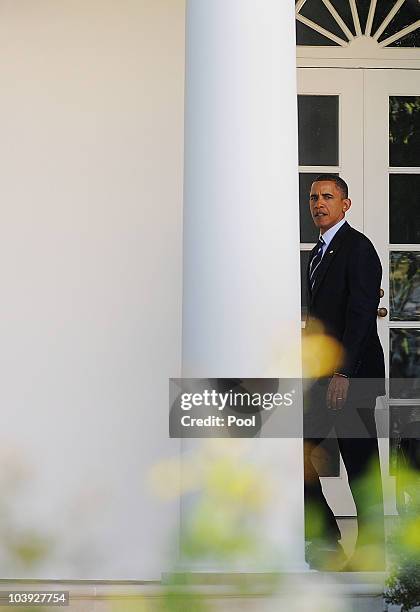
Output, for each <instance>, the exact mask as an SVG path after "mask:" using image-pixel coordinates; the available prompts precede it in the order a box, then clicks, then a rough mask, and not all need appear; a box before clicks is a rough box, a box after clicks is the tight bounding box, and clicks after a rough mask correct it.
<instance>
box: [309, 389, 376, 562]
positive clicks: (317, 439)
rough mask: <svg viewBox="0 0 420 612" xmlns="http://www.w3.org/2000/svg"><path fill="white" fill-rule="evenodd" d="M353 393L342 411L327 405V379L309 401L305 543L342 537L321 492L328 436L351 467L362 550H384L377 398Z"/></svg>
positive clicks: (358, 543) (312, 391) (350, 474)
mask: <svg viewBox="0 0 420 612" xmlns="http://www.w3.org/2000/svg"><path fill="white" fill-rule="evenodd" d="M352 382H353V381H351V382H350V389H349V394H348V398H347V401H346V403H345V405H344V406H343V407H342V408H340V409H339V410H332V409H331V408H328V407H327V406H326V392H327V388H328V386H327V385H328V380H324V381H320V382H317V383H315V384H314V385H313V387H312V388H311V389H310V390H309V391H308V392H307V393H305V398H304V469H305V472H304V487H305V539H306V540H309V541H314V540H315V541H316V540H319V541H327V542H337V541H338V540H339V539H341V533H340V530H339V527H338V525H337V521H336V519H335V517H334V514H333V512H332V510H331V508H330V507H329V505H328V503H327V501H326V499H325V496H324V494H323V491H322V487H321V483H320V480H319V475H318V471H317V467H316V463H317V462H316V453H317V452H319V450H320V449H319V445H320V443H321V442H322V441H323V440H325V438H327V437H328V438H330V437H335V438H336V439H337V442H338V446H339V449H340V454H341V456H342V458H343V462H344V465H345V467H346V471H347V475H348V479H349V485H350V489H351V492H352V495H353V499H354V502H355V505H356V510H357V524H358V538H357V547H361V546H365V545H367V546H375V547H376V549H377V550H378V549H379V550H381V549H383V548H384V539H385V538H384V510H383V495H382V481H381V471H380V463H379V449H378V440H377V432H376V423H375V412H374V411H375V404H376V397H372V396H370V397H366V396H365V397H363V395H358V394H357V393H356V392H355V388H356V387H355V386H353V388H352Z"/></svg>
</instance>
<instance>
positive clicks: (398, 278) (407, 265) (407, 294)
mask: <svg viewBox="0 0 420 612" xmlns="http://www.w3.org/2000/svg"><path fill="white" fill-rule="evenodd" d="M389 270H390V274H389V300H390V319H391V321H419V320H420V253H419V252H409V251H393V252H391V253H390V261H389Z"/></svg>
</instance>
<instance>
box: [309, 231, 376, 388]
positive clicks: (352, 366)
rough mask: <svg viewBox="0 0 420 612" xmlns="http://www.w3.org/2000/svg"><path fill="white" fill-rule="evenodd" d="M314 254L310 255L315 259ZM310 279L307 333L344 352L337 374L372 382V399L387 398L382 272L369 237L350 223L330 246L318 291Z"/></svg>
mask: <svg viewBox="0 0 420 612" xmlns="http://www.w3.org/2000/svg"><path fill="white" fill-rule="evenodd" d="M314 252H315V248H314V249H313V250H312V251H311V257H310V260H311V259H312V257H313V255H314ZM307 276H308V305H309V307H308V316H307V321H306V327H305V333H307V334H310V333H311V332H313V331H315V330H319V324H317V321H321V323H322V324H323V326H324V329H325V332H326V333H327V334H329V335H331V336H333V337H334V338H335V339H336V340H338V341H339V342H340V344H341V345H342V347H343V348H344V362H343V363H342V364H341V365H340V366H338V368H337V371H339V372H342V373H343V374H346V375H347V376H349V377H350V378H364V379H371V381H372V385H371V389H372V394H373V395H383V394H385V385H384V378H385V363H384V354H383V350H382V346H381V343H380V341H379V337H378V331H377V326H376V318H377V309H378V304H379V297H380V296H379V290H380V285H381V279H382V266H381V262H380V260H379V257H378V254H377V252H376V250H375V248H374V246H373V244H372V243H371V241H370V240H369V238H367V237H366V236H365V235H364V234H362V233H361V232H358V231H357V230H355V229H354V228H352V227H351V226H350V225H349V224H348V223H347V222H345V223H344V224H343V225H342V226H341V227H340V229H339V230H338V232H337V233H336V234H335V236H334V238H333V239H332V241H331V242H330V244H329V245H328V248H327V250H326V252H325V253H324V256H323V258H322V261H321V264H320V265H319V268H318V271H317V275H316V281H315V285H314V288H313V290H312V291H311V289H310V283H309V268H308V270H307Z"/></svg>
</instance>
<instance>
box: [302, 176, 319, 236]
mask: <svg viewBox="0 0 420 612" xmlns="http://www.w3.org/2000/svg"><path fill="white" fill-rule="evenodd" d="M318 174H320V173H319V172H300V173H299V216H300V241H301V242H316V241H317V240H318V236H319V230H318V229H317V228H316V227H315V225H314V222H313V220H312V216H311V213H310V212H309V192H310V190H311V185H312V183H313V182H314V180H315V179H316V177H317V176H318Z"/></svg>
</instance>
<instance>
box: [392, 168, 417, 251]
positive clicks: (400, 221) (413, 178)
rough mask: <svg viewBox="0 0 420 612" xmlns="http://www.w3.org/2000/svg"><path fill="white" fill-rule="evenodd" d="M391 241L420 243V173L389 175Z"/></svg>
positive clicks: (394, 242)
mask: <svg viewBox="0 0 420 612" xmlns="http://www.w3.org/2000/svg"><path fill="white" fill-rule="evenodd" d="M389 241H390V242H391V243H392V244H398V243H399V244H418V243H420V174H391V175H390V176H389Z"/></svg>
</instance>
